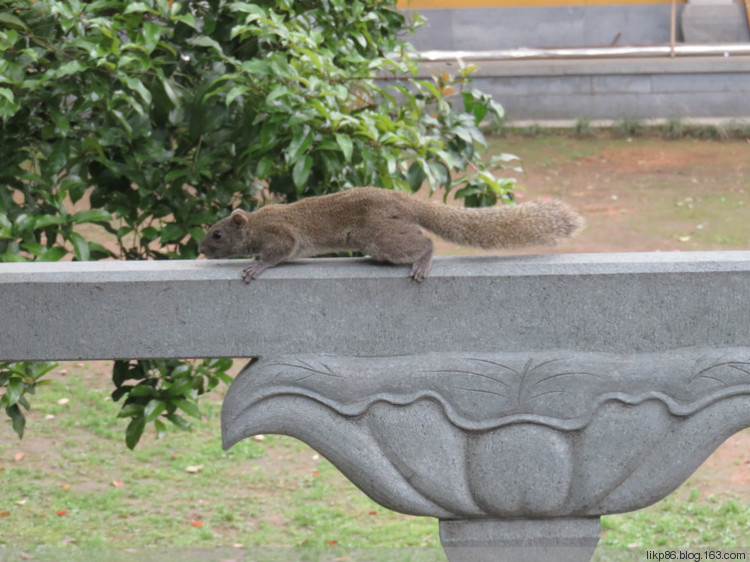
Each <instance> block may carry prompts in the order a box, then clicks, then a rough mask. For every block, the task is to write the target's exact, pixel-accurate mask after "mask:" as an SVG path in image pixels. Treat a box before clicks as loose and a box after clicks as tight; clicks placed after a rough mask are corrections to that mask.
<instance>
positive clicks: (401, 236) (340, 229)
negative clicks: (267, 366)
mask: <svg viewBox="0 0 750 562" xmlns="http://www.w3.org/2000/svg"><path fill="white" fill-rule="evenodd" d="M583 225H584V221H583V218H582V217H581V216H580V215H579V214H578V213H576V212H575V211H574V210H573V209H571V208H570V207H568V206H567V205H566V204H564V203H562V202H560V201H556V200H537V201H531V202H528V203H521V204H519V205H513V206H500V207H485V208H456V207H449V206H447V205H443V204H439V203H431V202H427V201H421V200H419V199H416V198H413V197H410V196H409V195H407V194H405V193H400V192H396V191H390V190H386V189H382V188H376V187H356V188H352V189H349V190H346V191H342V192H339V193H333V194H330V195H320V196H316V197H309V198H307V199H302V200H299V201H296V202H294V203H288V204H278V205H267V206H264V207H261V208H260V209H258V210H256V211H253V212H246V211H243V210H241V209H235V210H234V211H233V212H232V214H231V215H230V216H228V217H226V218H224V219H222V220H220V221H219V222H217V223H216V224H215V225H213V226H212V227H211V228H210V229H209V230H208V232H207V233H206V236H205V238H204V239H203V241H202V242H201V243H200V247H199V252H200V253H202V254H204V255H205V256H206V257H207V258H229V257H240V256H251V255H252V256H255V261H254V262H253V263H251V264H250V265H249V266H248V267H246V268H245V269H244V270H243V271H242V279H243V280H244V281H245V282H246V283H250V282H251V281H252V280H253V279H256V278H257V277H258V276H259V275H260V274H261V273H263V272H264V271H265V270H266V269H268V268H269V267H273V266H275V265H277V264H279V263H281V262H284V261H288V260H292V259H295V258H304V257H311V256H315V255H319V254H325V253H330V252H342V251H360V252H363V253H364V254H368V255H370V256H371V257H372V258H374V259H375V260H377V261H380V262H387V263H391V264H409V265H411V274H410V277H411V278H412V279H413V280H414V281H417V282H421V281H423V280H424V279H425V278H426V277H427V275H428V273H429V271H430V264H431V262H432V240H430V239H429V238H428V237H427V236H425V235H424V233H423V231H422V229H423V228H424V229H426V230H428V231H430V232H433V233H435V234H437V235H438V236H440V237H441V238H444V239H445V240H448V241H450V242H454V243H457V244H460V245H464V246H475V247H480V248H485V249H488V248H511V247H519V246H529V245H535V244H546V245H553V244H555V243H556V242H557V241H558V240H559V239H562V238H567V237H569V236H573V235H575V234H576V233H577V232H578V231H580V230H581V229H582V228H583Z"/></svg>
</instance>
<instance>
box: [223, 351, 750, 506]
mask: <svg viewBox="0 0 750 562" xmlns="http://www.w3.org/2000/svg"><path fill="white" fill-rule="evenodd" d="M745 427H750V348H731V349H721V350H716V349H708V350H707V349H694V348H691V349H679V350H674V351H669V352H658V353H643V354H630V355H617V354H611V353H596V352H578V351H565V350H561V351H555V352H543V353H535V354H534V356H533V357H530V356H529V354H527V353H520V352H519V353H486V354H480V353H474V354H462V353H432V354H424V355H412V356H402V357H341V356H335V357H334V356H321V355H306V356H296V357H277V358H269V359H265V360H263V361H260V362H258V363H256V364H254V365H252V366H250V367H249V368H247V369H246V370H244V371H243V372H242V373H241V374H240V375H239V376H238V377H237V379H236V380H235V381H234V383H233V384H232V386H231V387H230V389H229V391H228V393H227V396H226V398H225V401H224V409H223V412H222V434H223V440H224V445H225V447H229V446H231V445H232V444H234V443H236V442H237V441H239V440H241V439H243V438H245V437H248V436H251V435H254V434H257V433H282V434H287V435H291V436H293V437H296V438H298V439H301V440H302V441H305V442H306V443H308V444H310V445H311V446H312V447H314V448H315V449H317V450H318V451H319V452H321V453H322V454H324V455H325V456H326V457H327V458H328V459H329V460H330V461H331V462H333V463H334V464H335V465H336V466H338V468H339V469H340V470H341V471H342V472H343V473H344V474H345V475H346V476H347V477H348V478H349V479H351V480H352V482H354V483H355V484H356V485H357V486H359V487H360V488H361V489H362V490H363V491H364V492H365V493H367V494H368V495H369V496H370V497H372V498H373V499H374V500H375V501H377V502H379V503H381V504H382V505H385V506H386V507H388V508H390V509H394V510H397V511H401V512H404V513H410V514H414V515H426V516H433V517H439V518H442V519H449V518H450V519H453V518H459V519H470V518H488V517H491V518H539V517H593V516H599V515H604V514H608V513H618V512H624V511H629V510H634V509H639V508H641V507H644V506H646V505H649V504H651V503H653V502H655V501H658V500H659V499H661V498H663V497H664V496H666V495H667V494H669V493H670V492H671V491H672V490H674V489H675V488H676V487H677V486H679V485H680V484H681V483H682V482H683V481H684V480H685V479H686V478H687V477H688V476H689V475H690V474H691V473H692V472H693V471H694V470H695V469H696V468H697V467H698V466H699V465H700V464H701V463H702V462H703V461H704V460H705V459H706V457H707V456H708V455H709V454H710V453H711V452H712V451H713V450H714V449H715V448H716V447H717V446H718V445H719V444H720V443H721V442H722V441H724V440H725V439H726V438H727V437H729V436H730V435H731V434H733V433H735V432H737V431H739V430H740V429H743V428H745Z"/></svg>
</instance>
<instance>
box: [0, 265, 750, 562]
mask: <svg viewBox="0 0 750 562" xmlns="http://www.w3.org/2000/svg"><path fill="white" fill-rule="evenodd" d="M240 269H241V265H240V263H238V262H236V261H216V262H208V261H199V262H96V263H52V264H43V263H35V264H0V291H1V293H0V294H1V295H2V298H1V299H0V318H2V337H1V338H0V360H5V361H8V360H14V361H15V360H43V359H44V360H54V359H56V360H66V359H67V360H70V359H115V358H174V357H185V358H186V357H250V356H258V357H260V361H258V362H257V363H255V364H253V365H252V366H251V367H249V368H247V369H246V370H244V371H243V372H242V373H241V374H240V375H239V376H238V377H237V379H236V380H235V382H234V383H233V384H232V386H231V387H230V389H229V391H228V392H227V396H226V398H225V402H224V407H223V411H222V435H223V441H224V445H225V446H226V447H229V446H231V445H232V444H234V443H236V442H237V441H239V440H241V439H243V438H246V437H248V436H250V435H254V434H257V433H283V434H288V435H292V436H294V437H297V438H299V439H301V440H303V441H305V442H307V443H308V444H310V445H311V446H313V447H314V448H315V449H317V450H318V451H319V452H321V453H322V454H324V455H325V456H326V457H327V458H328V459H329V460H331V461H332V462H333V463H334V464H335V465H336V466H337V467H338V468H339V469H340V470H341V471H342V472H343V473H344V474H345V475H346V476H347V477H348V478H350V479H351V480H352V481H353V482H354V483H355V484H356V485H357V486H359V487H360V488H361V489H362V490H363V491H364V492H365V493H367V494H368V495H369V496H370V497H372V498H373V499H374V500H376V501H378V502H379V503H381V504H382V505H384V506H386V507H388V508H391V509H394V510H397V511H401V512H404V513H410V514H415V515H425V516H431V517H437V518H439V519H440V535H441V541H442V543H443V546H444V547H445V549H446V552H447V553H448V556H449V558H450V559H451V560H464V559H466V560H469V559H471V560H482V559H486V560H504V559H509V560H511V559H512V560H525V559H526V560H535V559H544V557H546V554H548V553H545V550H546V549H554V550H553V552H554V559H556V560H587V559H588V558H590V556H591V554H592V552H593V550H594V548H595V547H596V544H597V541H598V538H599V532H600V531H599V517H600V516H601V515H604V514H610V513H620V512H625V511H630V510H635V509H639V508H641V507H644V506H647V505H649V504H651V503H654V502H656V501H658V500H659V499H661V498H663V497H665V496H666V495H667V494H669V493H670V492H671V491H672V490H674V489H675V488H676V487H677V486H679V485H680V484H681V483H682V482H683V481H684V480H685V479H686V478H687V477H688V476H689V475H690V474H691V473H692V472H693V471H694V470H695V469H696V468H697V467H698V466H699V465H700V464H701V463H702V462H703V461H704V460H705V459H706V458H707V457H708V456H709V455H710V454H711V452H712V451H713V450H714V449H715V448H716V447H717V446H718V445H719V444H720V443H721V442H723V441H724V440H725V439H726V438H727V437H729V436H730V435H732V434H733V433H735V432H737V431H739V430H740V429H743V428H745V427H750V252H710V253H655V254H592V255H583V254H582V255H559V256H507V257H498V258H490V257H487V258H438V259H437V260H436V261H435V264H434V267H433V271H432V275H431V277H430V278H429V279H428V280H427V281H426V282H425V283H422V284H416V283H413V282H411V281H409V279H408V278H407V275H406V273H407V272H406V270H405V269H404V268H399V267H389V266H380V265H375V264H373V263H369V262H368V261H367V260H315V261H304V262H298V263H291V264H287V265H283V266H280V267H277V268H274V269H272V270H269V271H268V272H266V273H265V274H264V275H263V276H262V277H261V278H260V279H258V280H257V281H254V282H253V283H252V284H250V285H249V286H248V285H245V284H244V283H243V282H242V281H241V280H240ZM469 546H471V547H475V548H471V549H467V548H463V547H469ZM508 546H523V547H527V548H525V549H523V550H521V551H519V550H518V549H503V548H502V547H508ZM480 547H481V548H480ZM561 547H569V548H561ZM506 552H510V554H507V555H506V554H504V553H506ZM483 556H484V557H485V558H482V557H483Z"/></svg>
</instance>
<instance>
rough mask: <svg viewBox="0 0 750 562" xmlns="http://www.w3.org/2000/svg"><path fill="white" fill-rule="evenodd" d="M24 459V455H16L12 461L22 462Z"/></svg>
mask: <svg viewBox="0 0 750 562" xmlns="http://www.w3.org/2000/svg"><path fill="white" fill-rule="evenodd" d="M25 457H26V453H16V456H15V457H13V460H15V461H16V462H19V461H22V460H23V459H24V458H25Z"/></svg>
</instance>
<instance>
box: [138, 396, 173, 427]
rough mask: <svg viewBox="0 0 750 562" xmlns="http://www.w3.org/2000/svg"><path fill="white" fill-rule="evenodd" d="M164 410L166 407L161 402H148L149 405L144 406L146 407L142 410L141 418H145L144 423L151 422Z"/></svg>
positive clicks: (155, 400)
mask: <svg viewBox="0 0 750 562" xmlns="http://www.w3.org/2000/svg"><path fill="white" fill-rule="evenodd" d="M166 409H167V405H166V404H165V403H164V402H162V401H161V400H157V399H154V400H150V401H149V403H148V404H146V407H145V408H143V416H144V417H145V418H146V422H152V421H154V420H155V419H156V418H158V417H159V414H161V413H162V412H163V411H164V410H166Z"/></svg>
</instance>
